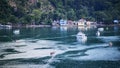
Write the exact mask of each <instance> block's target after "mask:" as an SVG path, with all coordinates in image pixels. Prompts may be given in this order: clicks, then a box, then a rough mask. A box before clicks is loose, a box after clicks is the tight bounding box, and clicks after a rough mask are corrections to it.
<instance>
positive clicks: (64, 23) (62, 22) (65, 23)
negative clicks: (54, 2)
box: [59, 19, 67, 26]
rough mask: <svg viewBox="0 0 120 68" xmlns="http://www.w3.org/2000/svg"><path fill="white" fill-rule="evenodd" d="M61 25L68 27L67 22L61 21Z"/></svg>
mask: <svg viewBox="0 0 120 68" xmlns="http://www.w3.org/2000/svg"><path fill="white" fill-rule="evenodd" d="M59 23H60V26H66V25H67V20H63V19H61V20H60V22H59Z"/></svg>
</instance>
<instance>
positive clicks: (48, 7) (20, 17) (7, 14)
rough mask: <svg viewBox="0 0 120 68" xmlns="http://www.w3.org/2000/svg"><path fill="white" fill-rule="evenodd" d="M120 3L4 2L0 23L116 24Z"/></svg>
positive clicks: (68, 0)
mask: <svg viewBox="0 0 120 68" xmlns="http://www.w3.org/2000/svg"><path fill="white" fill-rule="evenodd" d="M119 6H120V0H1V1H0V23H2V24H7V23H8V22H10V23H12V24H51V22H52V21H53V20H59V19H68V20H79V19H80V18H84V19H86V20H92V21H97V22H104V23H112V21H113V20H114V19H117V20H120V7H119Z"/></svg>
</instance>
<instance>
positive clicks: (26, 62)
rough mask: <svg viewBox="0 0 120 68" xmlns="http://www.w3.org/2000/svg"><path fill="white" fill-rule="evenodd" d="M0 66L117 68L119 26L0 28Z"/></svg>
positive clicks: (26, 67) (119, 56) (119, 53)
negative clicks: (98, 31)
mask: <svg viewBox="0 0 120 68" xmlns="http://www.w3.org/2000/svg"><path fill="white" fill-rule="evenodd" d="M98 28H104V30H103V31H100V36H96V32H97V30H98ZM15 30H19V32H18V33H17V34H15V33H14V31H15ZM79 32H82V33H84V34H85V35H86V36H87V40H81V38H80V37H78V36H77V34H78V33H79ZM110 42H111V43H112V45H109V43H110ZM51 53H53V55H51ZM0 68H120V27H119V26H110V27H85V28H84V27H74V28H72V27H49V28H19V29H18V28H17V29H15V28H13V29H0Z"/></svg>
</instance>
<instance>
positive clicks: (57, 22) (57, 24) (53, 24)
mask: <svg viewBox="0 0 120 68" xmlns="http://www.w3.org/2000/svg"><path fill="white" fill-rule="evenodd" d="M59 25H60V24H59V21H58V20H57V21H56V20H54V21H53V23H52V26H59Z"/></svg>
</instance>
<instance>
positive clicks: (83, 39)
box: [76, 32, 87, 43]
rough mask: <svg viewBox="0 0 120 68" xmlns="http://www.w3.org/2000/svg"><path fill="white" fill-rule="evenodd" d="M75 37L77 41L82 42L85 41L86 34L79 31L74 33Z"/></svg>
mask: <svg viewBox="0 0 120 68" xmlns="http://www.w3.org/2000/svg"><path fill="white" fill-rule="evenodd" d="M76 37H77V41H78V42H82V43H84V42H86V41H87V36H86V35H85V34H84V33H82V32H79V33H78V34H77V35H76Z"/></svg>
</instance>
